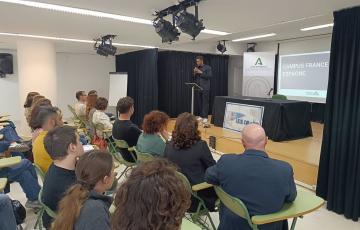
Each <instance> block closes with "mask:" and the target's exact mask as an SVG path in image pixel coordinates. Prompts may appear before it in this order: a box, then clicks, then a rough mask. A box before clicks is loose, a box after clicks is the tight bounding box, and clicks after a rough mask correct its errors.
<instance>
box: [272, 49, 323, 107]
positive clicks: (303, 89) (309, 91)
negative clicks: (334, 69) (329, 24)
mask: <svg viewBox="0 0 360 230" xmlns="http://www.w3.org/2000/svg"><path fill="white" fill-rule="evenodd" d="M329 59H330V52H328V51H327V52H317V53H303V54H291V55H282V56H280V59H279V71H278V72H279V75H278V94H283V95H286V96H288V98H289V99H297V100H305V101H314V102H325V100H326V91H327V85H328V78H329Z"/></svg>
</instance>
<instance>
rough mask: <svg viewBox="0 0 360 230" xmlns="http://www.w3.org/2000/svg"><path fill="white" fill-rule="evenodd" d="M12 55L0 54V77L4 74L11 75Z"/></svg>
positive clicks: (12, 69) (12, 71)
mask: <svg viewBox="0 0 360 230" xmlns="http://www.w3.org/2000/svg"><path fill="white" fill-rule="evenodd" d="M13 73H14V68H13V55H12V54H8V53H0V77H5V76H6V74H13Z"/></svg>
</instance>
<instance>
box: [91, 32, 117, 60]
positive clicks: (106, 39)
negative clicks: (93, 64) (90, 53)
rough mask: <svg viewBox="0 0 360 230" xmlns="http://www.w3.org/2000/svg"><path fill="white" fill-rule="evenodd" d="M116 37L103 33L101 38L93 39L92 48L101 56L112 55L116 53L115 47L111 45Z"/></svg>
mask: <svg viewBox="0 0 360 230" xmlns="http://www.w3.org/2000/svg"><path fill="white" fill-rule="evenodd" d="M115 37H116V35H111V34H109V35H105V36H102V37H101V38H98V39H96V40H95V44H94V49H95V50H96V53H97V54H99V55H101V56H105V57H107V56H109V55H111V56H114V55H115V54H116V50H117V48H116V47H115V46H113V44H112V40H113V39H114V38H115Z"/></svg>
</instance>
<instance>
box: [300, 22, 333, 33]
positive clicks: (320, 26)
mask: <svg viewBox="0 0 360 230" xmlns="http://www.w3.org/2000/svg"><path fill="white" fill-rule="evenodd" d="M332 26H334V23H329V24H324V25H318V26H311V27H306V28H302V29H300V30H301V31H309V30H318V29H323V28H327V27H332Z"/></svg>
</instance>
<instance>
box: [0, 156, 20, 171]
mask: <svg viewBox="0 0 360 230" xmlns="http://www.w3.org/2000/svg"><path fill="white" fill-rule="evenodd" d="M20 162H21V157H19V156H18V157H9V158H1V159H0V169H2V168H7V167H12V166H15V165H17V164H20Z"/></svg>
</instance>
